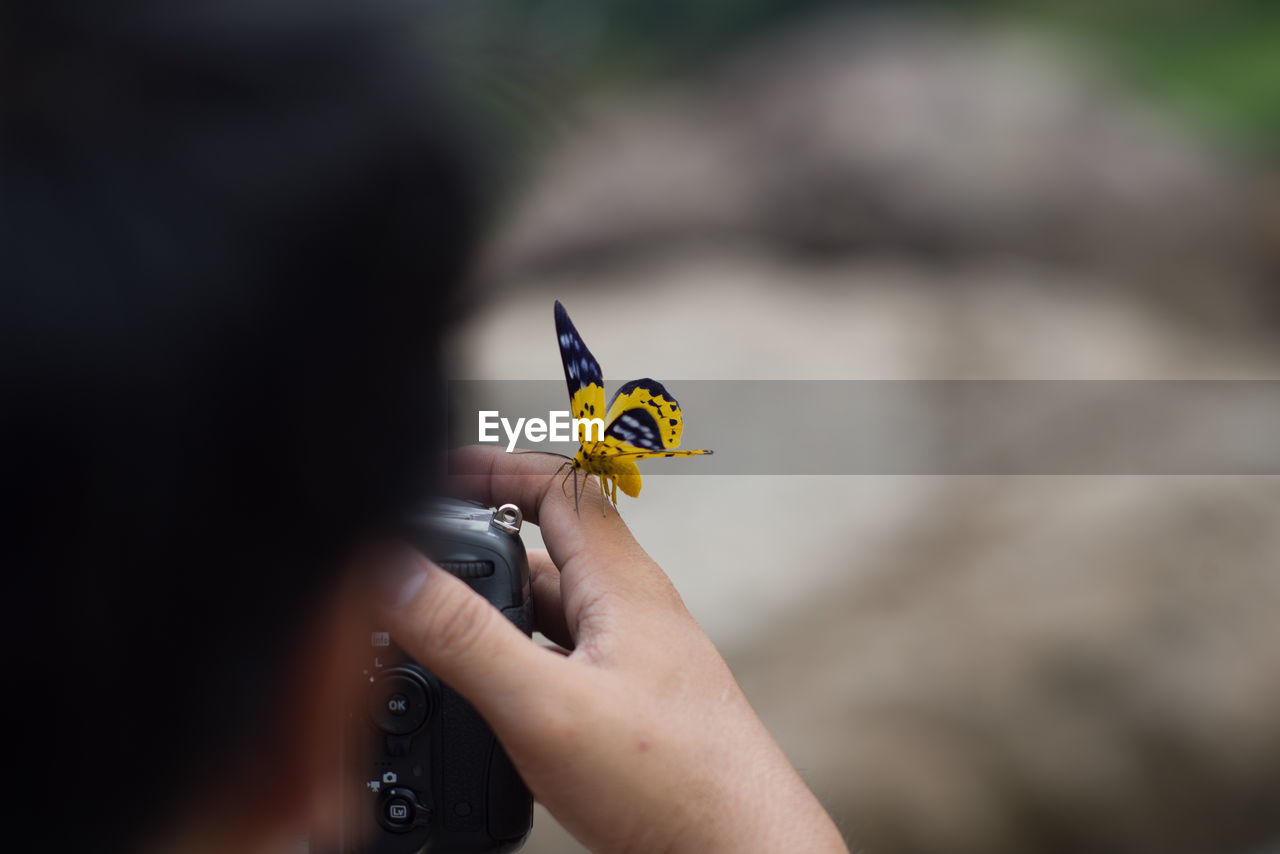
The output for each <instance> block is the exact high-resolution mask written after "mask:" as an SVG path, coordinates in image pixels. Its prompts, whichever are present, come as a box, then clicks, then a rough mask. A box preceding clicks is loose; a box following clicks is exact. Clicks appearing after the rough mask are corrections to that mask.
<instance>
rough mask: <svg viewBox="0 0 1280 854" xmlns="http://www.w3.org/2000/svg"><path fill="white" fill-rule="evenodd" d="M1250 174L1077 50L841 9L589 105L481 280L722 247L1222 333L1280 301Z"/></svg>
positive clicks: (558, 146)
mask: <svg viewBox="0 0 1280 854" xmlns="http://www.w3.org/2000/svg"><path fill="white" fill-rule="evenodd" d="M1256 180H1257V177H1256V176H1255V175H1253V174H1251V173H1250V172H1249V170H1247V169H1246V168H1244V167H1243V166H1242V165H1239V164H1233V163H1230V162H1228V161H1227V160H1225V159H1224V158H1223V156H1222V155H1221V153H1220V152H1216V151H1212V150H1208V149H1206V147H1205V145H1204V144H1203V143H1201V142H1200V141H1198V140H1197V139H1195V138H1194V137H1193V136H1192V135H1191V134H1189V133H1188V132H1186V131H1185V130H1183V129H1181V128H1178V127H1177V126H1176V125H1174V124H1173V123H1172V122H1171V121H1170V120H1168V119H1167V118H1166V117H1164V116H1162V115H1160V114H1159V113H1157V112H1156V111H1155V110H1153V109H1152V108H1150V107H1149V106H1148V105H1146V104H1144V103H1143V102H1142V101H1140V100H1138V99H1137V98H1135V97H1133V96H1130V95H1126V94H1125V93H1123V92H1122V91H1121V89H1120V87H1119V86H1118V84H1117V83H1116V81H1115V79H1113V78H1111V77H1108V76H1107V75H1105V74H1104V73H1103V72H1102V71H1101V70H1100V69H1099V68H1098V66H1097V63H1092V62H1090V61H1089V59H1088V57H1081V56H1078V55H1075V56H1069V55H1067V54H1066V53H1064V52H1063V51H1060V50H1054V49H1051V48H1050V47H1049V46H1048V45H1046V44H1044V43H1043V42H1039V41H1035V40H1033V39H1031V38H1029V37H1025V36H1021V35H1016V34H1011V33H1003V32H993V31H988V30H981V29H976V28H973V27H965V26H959V25H956V24H953V23H946V22H940V21H922V20H914V19H882V18H866V17H836V18H831V19H827V20H822V21H819V22H817V23H816V24H815V25H813V26H810V27H807V28H803V29H800V30H798V31H796V32H794V33H791V34H789V35H787V36H784V37H779V38H778V39H776V40H775V41H773V42H770V43H768V44H764V45H761V46H759V47H758V48H756V49H754V50H752V51H748V52H746V53H744V54H743V55H741V56H739V57H738V58H737V59H736V60H734V61H732V62H730V63H727V64H726V65H725V66H724V67H722V68H720V69H719V70H718V71H717V72H716V73H714V74H713V75H710V76H709V77H708V78H707V79H703V80H692V81H682V82H680V83H678V84H676V85H673V86H672V87H670V88H669V89H668V90H666V91H662V92H656V93H650V94H648V95H636V96H634V97H617V96H615V97H612V98H610V99H609V100H607V101H602V102H600V103H597V104H596V105H594V106H589V107H585V108H583V110H582V113H581V118H580V119H579V120H578V121H574V122H570V123H569V125H568V129H567V130H566V131H565V132H564V134H563V137H562V138H560V139H557V140H555V141H553V144H552V146H551V152H550V154H549V156H548V157H547V159H546V161H545V164H544V167H543V168H542V169H541V170H539V171H538V172H537V174H536V176H535V178H534V180H533V185H532V187H531V191H530V193H529V195H528V197H527V198H526V199H525V201H524V202H523V203H522V204H521V205H520V206H518V208H517V209H516V211H515V212H514V213H513V215H512V218H511V219H510V221H509V222H508V223H507V228H506V229H505V231H504V232H503V234H502V236H501V238H500V239H499V241H498V243H497V245H496V246H495V248H494V252H493V253H492V255H491V262H490V268H489V273H488V275H489V277H490V278H491V279H492V280H497V281H510V280H512V279H513V278H519V277H521V276H524V275H527V274H529V273H532V272H547V271H553V270H557V269H563V268H565V267H568V266H573V265H582V264H600V263H615V262H617V261H618V260H619V259H625V258H626V257H634V256H635V255H644V254H650V253H653V252H654V251H665V250H668V249H671V248H673V247H687V246H689V245H690V244H696V245H705V244H707V243H722V242H726V241H727V242H740V243H749V244H751V245H753V246H757V247H759V246H771V247H773V248H774V249H776V250H778V251H781V252H788V253H797V252H798V253H804V254H819V255H823V256H827V255H831V254H842V253H859V254H862V255H866V254H869V253H886V252H887V253H895V254H907V255H910V256H912V257H914V258H917V259H932V260H934V261H955V260H957V259H961V260H963V259H971V258H973V257H975V256H994V257H1006V256H1012V257H1021V258H1024V259H1033V260H1042V261H1047V262H1051V263H1057V264H1069V265H1073V266H1077V267H1081V268H1085V269H1091V270H1095V271H1098V270H1103V271H1108V272H1111V273H1115V274H1118V276H1120V277H1121V281H1122V282H1123V284H1124V286H1125V287H1126V288H1129V289H1132V290H1135V291H1137V292H1140V293H1145V294H1147V295H1149V296H1151V297H1152V298H1154V299H1155V300H1157V301H1161V302H1170V303H1173V304H1174V305H1176V306H1178V307H1180V308H1182V309H1184V310H1191V311H1193V312H1195V313H1196V314H1199V315H1206V314H1207V315H1210V316H1214V317H1220V318H1223V319H1227V320H1235V319H1239V318H1241V317H1250V316H1253V315H1256V313H1257V311H1258V307H1259V304H1260V302H1263V301H1265V302H1266V304H1267V305H1268V306H1270V304H1271V302H1272V297H1271V296H1270V288H1269V286H1268V285H1267V280H1266V275H1267V274H1268V273H1270V272H1271V270H1270V269H1269V260H1270V259H1271V255H1270V254H1269V253H1271V252H1273V251H1274V250H1273V245H1272V242H1271V241H1269V239H1268V237H1267V234H1268V232H1269V231H1270V230H1271V228H1272V226H1271V222H1270V220H1271V214H1269V213H1268V212H1267V209H1266V206H1265V205H1264V204H1263V203H1262V196H1263V194H1262V193H1261V192H1260V191H1258V190H1257V189H1256V188H1255V182H1256ZM1272 237H1274V235H1272Z"/></svg>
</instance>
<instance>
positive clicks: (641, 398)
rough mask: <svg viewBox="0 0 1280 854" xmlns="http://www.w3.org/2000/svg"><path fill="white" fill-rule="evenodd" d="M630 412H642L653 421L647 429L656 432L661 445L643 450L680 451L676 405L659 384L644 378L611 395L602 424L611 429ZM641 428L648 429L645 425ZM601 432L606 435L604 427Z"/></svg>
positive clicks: (678, 406) (679, 418) (668, 393)
mask: <svg viewBox="0 0 1280 854" xmlns="http://www.w3.org/2000/svg"><path fill="white" fill-rule="evenodd" d="M633 409H640V410H644V411H646V412H647V413H648V414H649V416H650V417H651V419H652V421H653V424H652V425H651V426H652V427H653V428H654V429H655V430H656V435H657V437H658V439H659V440H660V442H661V445H660V446H659V447H656V448H654V447H649V448H646V449H647V450H654V451H660V450H663V449H670V448H678V447H680V433H681V431H682V430H683V429H684V420H683V418H682V416H681V414H680V404H679V403H677V402H676V399H675V398H674V397H673V396H672V395H671V393H670V392H668V391H667V390H666V389H665V388H663V386H662V383H660V382H658V381H657V380H651V379H648V378H647V377H646V378H645V379H642V380H632V381H631V382H629V383H625V384H623V386H622V387H621V388H619V389H618V390H617V391H616V392H614V395H613V400H611V401H609V413H608V414H607V415H606V416H605V418H604V423H605V424H606V425H612V424H614V423H616V422H617V420H618V418H619V416H621V415H622V414H623V413H624V412H629V411H631V410H633ZM644 424H645V425H646V426H650V425H649V423H648V422H647V421H646V422H644ZM605 432H606V434H607V433H608V427H607V426H606V430H605Z"/></svg>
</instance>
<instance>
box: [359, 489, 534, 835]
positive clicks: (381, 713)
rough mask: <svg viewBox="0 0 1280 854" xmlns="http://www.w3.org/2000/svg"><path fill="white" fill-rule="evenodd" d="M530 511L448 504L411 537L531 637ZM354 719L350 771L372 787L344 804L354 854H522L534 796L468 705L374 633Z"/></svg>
mask: <svg viewBox="0 0 1280 854" xmlns="http://www.w3.org/2000/svg"><path fill="white" fill-rule="evenodd" d="M520 523H521V516H520V510H519V508H517V507H516V506H515V505H512V504H507V505H503V506H502V507H500V508H497V509H496V510H495V509H492V508H488V507H485V506H484V505H482V504H477V503H474V502H467V501H440V502H435V503H433V504H432V505H430V506H429V507H428V508H426V509H425V510H424V511H423V512H422V513H420V514H416V515H415V516H413V517H412V518H410V519H409V520H407V524H406V525H405V526H404V528H403V530H402V531H401V535H402V536H404V537H406V538H407V539H409V540H410V541H411V542H412V543H413V544H414V545H415V546H416V547H417V548H418V549H420V550H421V551H422V553H423V554H425V555H427V556H429V557H430V558H431V559H432V560H434V561H435V562H436V563H437V564H438V565H439V566H441V567H443V568H444V569H445V570H447V571H448V572H450V573H452V574H453V575H455V576H457V577H458V578H460V579H462V580H463V581H465V582H466V583H467V584H469V585H470V586H471V587H472V589H474V590H475V591H476V592H477V593H479V594H480V595H482V596H484V597H485V598H486V599H488V600H489V602H491V603H492V604H493V605H494V607H496V608H498V609H499V610H501V611H502V613H503V614H504V615H506V617H507V618H508V619H510V620H511V622H513V623H515V624H516V625H517V626H519V627H520V628H521V629H522V630H523V631H524V632H525V634H529V633H530V632H531V631H532V626H533V614H532V600H531V599H530V590H529V588H530V582H529V561H528V557H527V556H526V554H525V550H524V544H523V543H522V542H521V540H520V535H519V531H520ZM360 678H361V683H362V684H361V687H360V690H359V691H358V692H356V694H355V697H356V698H357V699H356V701H355V702H354V703H353V704H352V705H354V706H355V707H356V708H351V709H349V710H348V712H347V721H346V723H347V726H346V733H347V737H346V745H345V749H344V753H345V754H346V757H347V758H346V762H345V763H344V764H345V766H346V770H345V772H344V773H345V774H346V775H347V777H348V779H351V777H352V775H356V776H357V777H358V779H359V782H360V787H359V789H358V790H355V791H348V796H347V798H346V799H345V802H344V804H343V807H342V816H341V824H342V828H341V835H342V839H343V845H342V854H419V852H422V854H452V852H482V851H483V852H502V851H515V850H516V849H518V848H520V846H521V845H523V844H524V841H525V839H526V838H527V837H528V835H529V831H530V829H531V828H532V826H533V798H532V796H531V795H530V794H529V790H528V788H526V787H525V785H524V781H523V780H521V779H520V775H519V774H517V773H516V770H515V767H514V766H513V765H512V764H511V760H510V759H509V758H508V757H507V754H506V751H504V750H503V748H502V745H501V744H499V743H498V741H497V739H496V738H495V737H494V735H493V732H492V731H491V730H490V729H489V727H488V725H487V724H486V723H485V722H484V720H483V719H481V717H480V715H479V714H478V713H477V712H476V710H475V709H474V708H472V707H471V704H469V703H468V702H467V701H466V700H464V699H463V698H462V697H461V696H459V695H458V694H457V693H456V692H454V691H453V690H452V689H451V688H450V687H449V686H448V685H445V684H444V683H443V682H441V681H440V680H439V679H437V678H436V677H435V676H434V675H433V674H431V673H430V672H428V671H427V670H426V669H425V668H423V667H422V666H421V665H419V664H417V663H416V662H414V661H412V660H411V659H410V658H409V657H408V656H407V655H406V654H405V653H404V652H403V651H402V650H400V649H399V648H398V647H397V646H396V645H395V644H394V643H393V642H392V641H391V639H390V638H389V636H388V635H387V633H385V632H374V633H373V634H372V637H371V638H370V644H369V648H368V656H367V659H366V661H365V664H364V669H363V672H362V673H361V674H360Z"/></svg>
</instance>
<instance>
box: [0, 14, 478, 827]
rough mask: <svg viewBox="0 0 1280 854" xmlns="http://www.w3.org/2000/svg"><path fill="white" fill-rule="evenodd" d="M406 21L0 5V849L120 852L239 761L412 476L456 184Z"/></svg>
mask: <svg viewBox="0 0 1280 854" xmlns="http://www.w3.org/2000/svg"><path fill="white" fill-rule="evenodd" d="M402 5H403V4H402ZM418 23H419V22H418V21H417V20H416V19H413V20H410V19H408V18H407V16H406V15H405V14H403V13H401V12H398V11H397V10H396V4H388V3H378V2H376V1H374V0H365V2H354V0H353V2H349V3H348V2H344V3H336V2H315V3H305V4H301V3H294V4H284V3H279V2H268V0H253V2H203V0H201V2H196V0H183V2H180V3H171V2H169V3H166V2H159V3H143V2H107V0H94V2H87V0H86V2H75V0H31V2H29V3H14V2H4V0H0V40H2V41H3V47H2V48H0V56H3V59H2V60H0V282H2V283H3V284H2V288H0V294H2V296H0V301H2V302H0V395H2V399H0V442H2V443H3V444H2V446H0V447H2V451H0V484H3V488H4V490H5V493H6V501H5V506H4V508H3V511H4V512H3V520H4V521H3V523H2V525H3V527H2V529H0V567H2V568H3V582H0V584H2V585H3V587H2V590H3V594H2V595H3V598H2V600H0V601H2V602H3V605H2V606H0V607H3V629H2V630H0V631H3V636H2V640H3V643H4V647H5V661H6V665H5V667H6V672H5V675H6V678H7V680H8V684H9V688H8V690H7V691H6V695H7V700H6V702H7V704H8V705H9V706H10V708H9V712H10V713H15V712H16V718H17V719H16V720H13V721H11V722H9V723H8V725H7V726H6V729H5V731H4V732H3V733H0V737H3V738H4V739H5V740H6V741H7V742H8V743H9V747H8V749H6V750H5V758H6V761H5V776H6V778H7V779H6V789H7V790H8V791H7V796H6V797H5V803H4V810H5V814H6V816H7V819H8V820H7V822H6V824H7V828H6V837H5V838H6V842H12V841H13V840H14V839H21V838H23V837H24V836H27V835H28V833H27V832H28V831H33V832H35V833H36V834H37V836H38V837H40V838H41V839H42V841H41V843H40V845H39V847H40V848H42V849H44V850H73V846H74V850H85V851H108V850H115V849H118V848H124V847H126V846H127V845H128V844H129V843H130V841H131V840H132V839H133V838H134V837H135V835H136V834H137V833H138V832H139V831H140V830H141V829H143V828H144V826H145V824H146V822H147V820H148V819H149V818H151V817H153V816H159V815H163V814H165V810H166V808H167V807H169V806H175V807H176V806H178V805H179V804H180V800H179V799H182V798H186V797H190V796H191V795H192V794H193V793H194V792H195V789H193V788H191V786H192V785H194V784H195V783H196V782H197V781H196V780H193V779H192V778H193V777H195V776H198V775H202V774H205V773H207V772H209V771H211V770H212V769H215V768H216V767H219V766H218V765H217V761H218V760H219V758H220V757H226V756H228V755H236V754H237V751H240V752H245V751H249V752H251V751H252V750H253V749H254V746H255V742H254V739H255V738H259V739H260V738H263V737H265V736H264V735H263V733H262V732H261V729H262V726H263V721H264V719H265V717H266V714H267V713H268V712H269V711H270V710H269V709H268V708H265V707H264V706H265V705H266V704H268V703H269V702H270V700H271V699H272V698H275V697H279V696H280V694H281V692H282V690H283V686H282V685H280V684H279V681H280V672H279V667H280V664H279V662H280V660H281V659H282V656H283V655H284V654H286V649H287V647H288V644H289V642H290V641H291V639H293V638H294V636H295V635H296V633H297V632H298V630H299V627H300V621H301V620H302V619H304V618H305V617H306V616H307V615H308V614H309V613H310V610H311V608H312V606H313V605H314V604H315V603H316V602H317V601H318V596H319V595H320V594H322V593H323V592H324V591H325V589H326V587H327V585H328V583H329V582H330V581H331V580H332V579H333V576H334V574H335V573H334V569H335V566H336V564H337V563H338V560H339V559H340V557H341V556H342V554H343V550H344V549H345V548H347V547H348V546H349V545H350V544H352V542H353V541H354V540H355V538H357V537H358V536H359V534H360V533H361V531H362V530H363V529H364V526H365V525H367V524H369V523H371V522H375V521H376V520H378V519H380V518H384V517H385V516H386V515H387V514H389V513H392V512H395V511H396V510H398V509H399V508H402V507H404V506H406V505H408V504H410V503H413V502H414V501H416V500H418V499H420V498H421V497H423V496H424V495H425V494H426V493H428V492H429V490H430V489H431V487H432V485H433V484H432V476H433V472H434V469H435V467H436V465H437V461H436V460H435V459H434V454H435V452H436V449H437V448H438V447H439V441H440V440H441V439H442V434H441V432H440V431H439V430H438V429H437V428H438V425H439V422H440V420H441V417H442V413H441V412H439V411H437V407H436V404H435V401H436V400H438V396H437V394H436V389H435V388H434V383H435V382H436V380H437V372H438V358H437V347H438V339H439V337H440V336H439V333H440V332H441V330H442V327H443V324H444V322H445V317H444V316H445V312H446V309H447V306H448V304H449V301H450V293H451V291H452V289H453V286H454V285H455V283H456V282H457V281H458V279H459V277H460V276H461V274H462V272H463V268H464V264H465V263H466V261H467V257H468V253H469V250H470V246H471V238H472V235H473V230H474V225H475V209H476V206H475V199H474V196H475V193H474V187H473V185H472V182H471V180H470V176H472V175H474V174H475V171H474V169H473V168H472V166H471V164H469V163H468V162H467V159H466V158H464V157H463V156H462V154H461V152H462V151H463V148H464V145H463V144H462V143H461V142H460V137H459V133H458V130H457V129H458V127H459V125H458V122H457V121H456V119H455V118H454V117H452V116H451V115H450V114H449V112H448V111H447V109H446V107H445V105H444V100H445V99H444V98H442V96H441V95H440V93H439V92H438V91H437V89H436V81H437V79H438V75H436V74H435V73H434V72H433V70H432V69H431V68H430V67H429V64H428V62H427V60H426V57H425V54H426V50H425V45H424V43H423V38H422V37H423V31H422V28H421V27H419V26H417V24H418Z"/></svg>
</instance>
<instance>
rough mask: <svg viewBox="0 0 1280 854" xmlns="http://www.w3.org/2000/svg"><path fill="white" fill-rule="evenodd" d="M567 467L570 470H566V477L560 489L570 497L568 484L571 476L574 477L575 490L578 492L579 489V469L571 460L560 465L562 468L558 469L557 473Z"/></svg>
mask: <svg viewBox="0 0 1280 854" xmlns="http://www.w3.org/2000/svg"><path fill="white" fill-rule="evenodd" d="M566 468H568V469H569V470H568V471H567V472H565V475H564V479H563V480H561V481H560V491H561V492H562V493H564V497H565V498H568V497H569V486H568V484H569V478H573V488H574V491H575V492H576V491H577V489H578V471H577V468H576V467H575V466H574V465H573V461H572V460H570V461H569V462H567V463H565V464H564V465H562V466H560V468H558V469H556V474H560V472H562V471H564V470H565V469H566ZM552 477H555V475H552Z"/></svg>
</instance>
